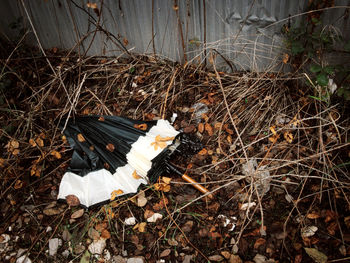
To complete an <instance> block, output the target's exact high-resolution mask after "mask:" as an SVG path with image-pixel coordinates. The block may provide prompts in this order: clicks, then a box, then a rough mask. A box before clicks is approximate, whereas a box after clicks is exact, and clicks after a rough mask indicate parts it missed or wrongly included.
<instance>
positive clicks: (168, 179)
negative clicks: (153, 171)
mask: <svg viewBox="0 0 350 263" xmlns="http://www.w3.org/2000/svg"><path fill="white" fill-rule="evenodd" d="M162 181H163V182H164V183H166V184H170V182H171V178H170V177H166V176H163V177H162Z"/></svg>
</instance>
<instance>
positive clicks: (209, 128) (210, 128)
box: [204, 123, 214, 136]
mask: <svg viewBox="0 0 350 263" xmlns="http://www.w3.org/2000/svg"><path fill="white" fill-rule="evenodd" d="M204 128H205V131H206V132H207V133H208V135H209V136H212V135H213V133H214V132H213V127H212V126H211V125H210V124H209V123H206V124H205V126H204Z"/></svg>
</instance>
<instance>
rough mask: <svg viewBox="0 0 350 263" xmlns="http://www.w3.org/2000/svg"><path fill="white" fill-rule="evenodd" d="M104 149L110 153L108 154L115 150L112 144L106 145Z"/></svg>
mask: <svg viewBox="0 0 350 263" xmlns="http://www.w3.org/2000/svg"><path fill="white" fill-rule="evenodd" d="M106 149H107V150H108V151H110V152H113V151H114V150H115V147H114V145H113V144H112V143H108V144H107V145H106Z"/></svg>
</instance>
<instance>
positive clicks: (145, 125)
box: [134, 123, 147, 131]
mask: <svg viewBox="0 0 350 263" xmlns="http://www.w3.org/2000/svg"><path fill="white" fill-rule="evenodd" d="M134 128H136V129H139V130H142V131H145V130H147V124H146V123H142V124H135V125H134Z"/></svg>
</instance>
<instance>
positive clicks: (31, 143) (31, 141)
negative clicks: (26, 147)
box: [29, 139, 36, 147]
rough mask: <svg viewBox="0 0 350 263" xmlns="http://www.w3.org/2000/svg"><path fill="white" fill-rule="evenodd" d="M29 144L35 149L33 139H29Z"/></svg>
mask: <svg viewBox="0 0 350 263" xmlns="http://www.w3.org/2000/svg"><path fill="white" fill-rule="evenodd" d="M29 144H30V145H31V146H32V147H35V146H36V142H35V141H34V140H33V139H30V140H29Z"/></svg>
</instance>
